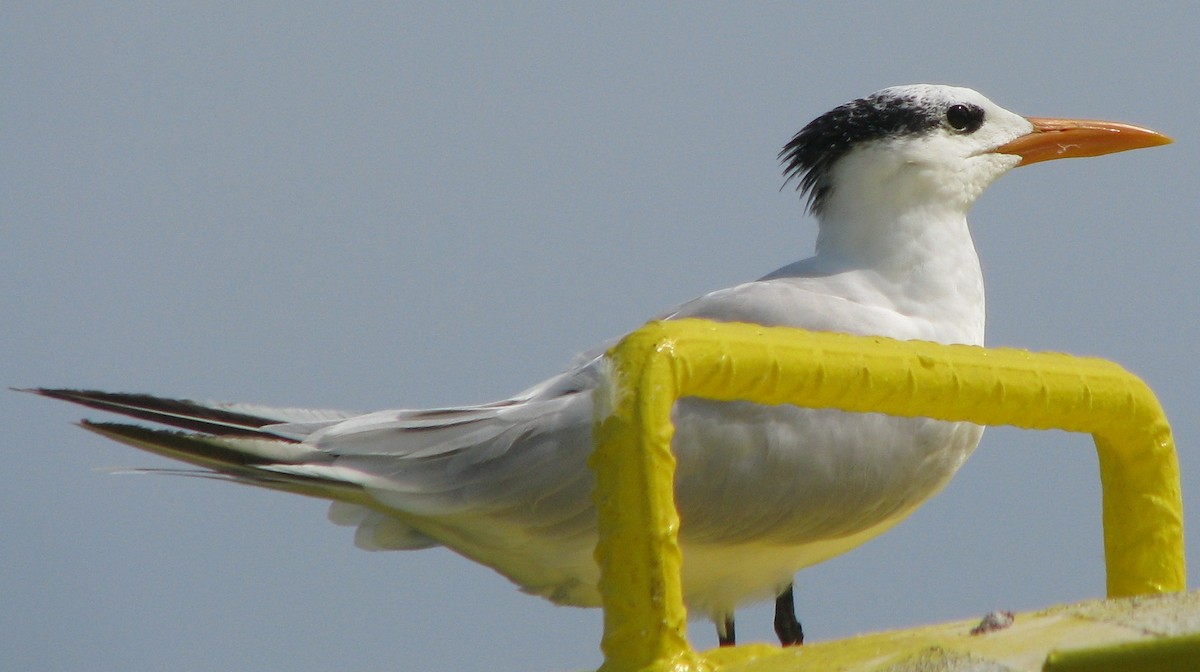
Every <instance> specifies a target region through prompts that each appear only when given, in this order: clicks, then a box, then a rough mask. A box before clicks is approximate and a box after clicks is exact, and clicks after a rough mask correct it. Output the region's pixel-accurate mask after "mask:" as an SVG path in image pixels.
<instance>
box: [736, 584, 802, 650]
mask: <svg viewBox="0 0 1200 672" xmlns="http://www.w3.org/2000/svg"><path fill="white" fill-rule="evenodd" d="M729 632H730V633H731V634H730V636H731V637H732V633H733V620H732V619H730V621H729ZM775 634H776V635H778V636H779V643H780V644H782V645H783V646H797V645H800V644H803V643H804V628H802V627H800V621H798V620H796V598H795V596H794V595H793V594H792V586H791V584H789V585H788V587H787V588H785V589H784V590H783V592H782V593H780V594H779V597H777V598H775Z"/></svg>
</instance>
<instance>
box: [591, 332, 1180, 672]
mask: <svg viewBox="0 0 1200 672" xmlns="http://www.w3.org/2000/svg"><path fill="white" fill-rule="evenodd" d="M609 356H610V358H611V359H612V361H613V363H614V377H615V381H614V384H613V385H612V386H611V389H608V390H607V391H602V392H601V393H600V394H598V397H597V426H596V433H597V439H598V440H597V447H596V451H595V453H594V454H593V456H592V459H591V462H590V464H591V467H592V469H593V470H594V471H595V472H596V494H595V498H596V503H597V507H598V509H599V516H600V519H599V525H600V541H599V543H598V544H597V546H596V559H597V562H598V563H599V565H600V568H601V579H600V591H601V596H602V599H603V603H604V612H605V613H604V639H603V641H602V643H601V648H602V650H603V652H604V654H605V663H604V666H603V667H602V668H601V670H603V671H604V672H626V671H632V670H655V671H659V670H662V671H666V670H670V671H672V672H685V671H688V670H708V669H712V667H713V666H712V665H711V664H710V663H709V662H707V661H705V660H704V659H703V658H702V657H701V656H700V655H699V654H696V653H695V652H693V651H692V650H691V649H690V647H689V646H688V643H687V638H686V622H687V613H686V611H685V609H684V606H683V601H682V588H681V583H680V565H681V562H682V558H681V553H680V549H679V544H678V531H679V516H678V514H677V512H676V510H675V504H674V488H673V480H674V469H675V459H674V456H673V455H672V453H671V449H670V446H671V437H672V435H673V433H674V428H673V426H672V425H671V420H670V418H671V408H672V406H673V405H674V403H675V401H676V400H677V399H679V398H680V397H685V396H695V397H704V398H708V399H716V400H735V399H741V400H748V401H754V402H757V403H762V404H783V403H790V404H796V405H799V406H806V407H811V408H837V409H841V410H845V411H857V412H882V413H888V414H892V415H900V416H926V417H931V418H937V419H941V420H953V421H969V422H974V423H978V424H987V425H1014V426H1017V427H1022V428H1027V429H1063V430H1067V431H1073V432H1087V433H1089V434H1092V435H1093V437H1094V438H1095V441H1096V449H1097V452H1098V454H1099V461H1100V480H1101V484H1102V487H1103V516H1104V550H1105V562H1106V566H1107V575H1108V595H1109V597H1121V596H1127V595H1136V594H1143V593H1153V592H1169V591H1177V590H1182V589H1183V588H1184V586H1185V576H1184V573H1185V567H1184V551H1183V505H1182V500H1181V497H1180V490H1179V467H1178V463H1177V461H1176V457H1175V448H1174V443H1173V442H1172V439H1171V430H1170V427H1169V426H1168V425H1167V421H1166V418H1165V416H1164V415H1163V412H1162V409H1161V408H1160V406H1159V404H1158V401H1157V400H1156V399H1155V397H1154V395H1153V393H1152V392H1151V391H1150V389H1149V388H1148V387H1146V385H1145V384H1144V383H1142V381H1141V380H1139V379H1138V378H1137V377H1135V376H1133V375H1132V374H1130V373H1129V372H1127V371H1125V370H1124V369H1122V368H1121V367H1120V366H1117V365H1116V364H1113V363H1111V362H1107V361H1104V360H1099V359H1092V358H1082V357H1073V356H1070V355H1063V354H1055V353H1039V354H1035V353H1030V352H1026V351H1022V350H1012V349H1001V348H996V349H984V348H979V347H974V346H947V345H940V344H935V343H927V342H920V341H896V340H893V339H889V338H882V337H861V336H848V335H845V334H832V333H821V332H807V331H803V330H799V329H787V328H778V327H772V328H769V327H761V326H756V325H748V324H719V323H714V322H708V321H704V320H675V321H663V322H651V323H649V324H647V325H646V326H644V327H642V328H641V329H639V330H637V331H635V332H633V333H632V334H630V335H629V336H627V337H625V338H624V339H623V340H622V341H621V342H620V343H619V344H618V345H617V346H616V347H614V348H613V349H612V350H611V351H610V353H609Z"/></svg>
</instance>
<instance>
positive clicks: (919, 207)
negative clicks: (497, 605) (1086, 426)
mask: <svg viewBox="0 0 1200 672" xmlns="http://www.w3.org/2000/svg"><path fill="white" fill-rule="evenodd" d="M1167 142H1170V140H1168V139H1167V138H1165V137H1164V136H1162V135H1159V134H1157V133H1155V132H1153V131H1149V130H1146V129H1142V128H1138V127H1134V126H1128V125H1125V124H1118V123H1112V122H1097V121H1079V120H1064V119H1040V118H1026V117H1022V116H1019V115H1017V114H1014V113H1012V112H1009V111H1007V110H1005V109H1003V108H1000V107H998V106H997V105H995V104H994V103H992V102H991V101H990V100H988V99H987V98H985V97H983V96H982V95H980V94H979V93H977V92H975V91H972V90H970V89H965V88H958V87H950V86H934V85H913V86H900V87H893V88H889V89H884V90H882V91H878V92H876V93H873V94H871V95H869V96H866V97H864V98H860V99H858V100H854V101H851V102H849V103H846V104H844V105H841V106H839V107H837V108H835V109H834V110H832V111H830V112H828V113H826V114H824V115H822V116H820V117H818V118H817V119H816V120H814V121H812V122H811V123H809V124H808V125H807V126H805V127H804V128H803V129H802V130H801V131H800V132H799V133H798V134H796V136H795V137H794V138H792V140H791V141H790V142H788V143H787V145H786V146H784V148H783V151H782V152H780V158H781V160H782V161H783V164H784V167H785V174H786V176H787V178H788V180H793V179H794V180H796V181H797V182H798V185H797V188H798V189H799V190H800V191H801V192H802V194H805V195H807V199H808V208H809V210H810V211H811V212H812V213H813V214H814V215H815V216H816V219H817V221H818V224H819V234H818V237H817V245H816V255H815V256H813V257H811V258H808V259H805V260H803V261H799V262H796V263H794V264H790V265H788V266H785V267H783V268H781V269H779V270H777V271H775V272H773V273H770V274H769V275H767V276H765V277H763V278H762V279H760V280H756V281H753V282H747V283H744V284H741V285H737V286H735V287H730V288H728V289H722V290H719V291H715V292H712V293H710V294H706V295H704V296H701V297H699V298H697V299H695V300H693V301H690V302H688V303H684V304H682V305H680V306H678V307H676V308H674V309H672V310H670V311H667V312H666V313H664V314H663V315H661V316H660V317H661V318H662V319H675V318H684V317H689V318H707V319H711V320H718V321H727V322H731V321H737V322H750V323H756V324H762V325H772V326H788V327H801V328H805V329H815V330H827V331H838V332H846V333H851V334H862V335H881V336H889V337H893V338H899V339H924V340H930V341H938V342H942V343H965V344H974V345H981V344H982V343H983V338H984V287H983V276H982V274H981V272H980V266H979V259H978V257H977V255H976V252H975V247H974V244H973V242H972V240H971V235H970V232H969V231H968V229H967V220H966V215H967V211H968V210H969V209H970V207H971V205H972V204H973V203H974V201H975V199H976V198H977V197H978V196H979V195H980V194H981V193H982V192H983V190H984V189H985V188H986V187H987V186H988V185H989V184H991V183H992V181H993V180H995V179H996V178H998V177H1000V175H1002V174H1004V173H1005V172H1007V171H1008V170H1010V169H1012V168H1014V167H1016V166H1019V165H1025V164H1030V163H1035V162H1038V161H1045V160H1049V159H1058V158H1068V157H1082V156H1097V155H1100V154H1107V153H1111V152H1119V151H1123V150H1128V149H1135V148H1139V147H1150V146H1154V145H1159V144H1165V143H1167ZM610 372H611V368H610V367H609V366H608V362H607V360H606V357H605V355H604V351H603V350H598V351H595V352H593V353H591V354H588V355H585V356H583V357H581V358H580V359H579V360H578V362H577V363H576V364H575V365H573V366H571V367H570V368H569V369H568V370H567V371H566V372H564V373H562V374H560V375H558V376H555V377H553V378H550V379H549V380H546V381H544V382H542V383H540V384H538V385H535V386H534V387H531V388H529V389H528V390H525V391H524V392H521V393H520V394H517V395H516V396H514V397H512V398H510V399H505V400H503V401H498V402H494V403H490V404H484V405H480V406H463V407H453V408H434V409H424V410H411V409H402V410H389V411H379V412H375V413H367V414H361V415H360V414H356V413H349V412H339V411H325V410H306V409H286V408H285V409H278V408H268V407H262V406H254V405H248V404H229V403H198V402H194V401H188V400H173V399H164V398H159V397H153V396H149V395H143V394H118V393H108V392H98V391H87V390H64V389H38V390H34V391H36V392H38V393H40V394H43V395H46V396H49V397H54V398H58V399H64V400H68V401H72V402H76V403H79V404H83V405H85V406H90V407H93V408H97V409H102V410H105V411H112V412H115V413H120V414H124V415H126V416H131V417H134V418H137V419H140V420H146V421H151V422H155V423H160V424H163V425H166V426H169V427H171V428H173V430H171V431H168V430H162V429H152V428H148V427H144V426H140V425H131V424H118V423H110V422H104V423H100V422H90V421H85V422H83V423H82V425H83V426H84V427H86V428H87V429H90V430H93V431H95V432H97V433H99V434H102V435H104V436H107V437H109V438H112V439H115V440H118V441H122V442H124V443H127V444H129V445H132V446H134V447H137V448H141V449H144V450H147V451H150V452H153V453H157V454H160V455H165V456H167V457H171V458H175V459H177V460H182V461H184V462H187V463H190V464H192V465H195V466H198V467H201V468H202V469H203V470H204V471H202V472H197V473H202V474H205V475H208V476H217V477H219V478H227V479H230V480H234V481H238V482H242V483H249V484H252V485H257V486H262V487H266V488H271V489H275V490H283V491H286V492H293V493H298V494H303V495H310V496H315V497H321V498H325V499H329V500H332V501H333V504H332V505H331V508H330V519H331V520H332V521H333V522H335V523H339V524H343V525H351V526H356V527H357V533H356V535H355V542H356V544H357V545H358V546H360V547H363V548H368V549H397V550H399V549H419V548H428V547H431V546H439V545H440V546H445V547H447V548H450V549H452V550H454V551H456V552H458V553H461V554H462V555H464V556H466V557H468V558H471V559H472V560H475V561H477V562H480V563H482V564H484V565H487V566H489V567H491V568H493V569H495V570H496V571H497V572H499V573H501V574H503V575H504V576H506V577H508V578H509V579H510V580H512V581H513V582H514V583H516V584H517V585H518V586H520V588H521V589H522V590H523V591H525V592H528V593H532V594H535V595H540V596H542V597H545V598H547V599H549V600H551V601H553V602H555V603H558V604H567V605H576V606H588V607H592V606H598V605H599V604H600V596H599V594H598V592H597V588H596V582H597V578H598V574H599V570H598V568H597V566H596V563H595V561H594V560H593V549H594V547H595V545H596V512H595V509H594V507H593V505H592V500H591V491H592V485H593V479H592V474H591V472H590V471H589V470H588V467H587V464H586V462H587V458H588V455H589V453H591V451H592V421H593V400H592V395H593V391H594V390H596V389H597V387H598V386H601V385H605V384H607V383H608V381H607V377H608V376H609V375H610ZM673 419H674V422H675V425H676V432H675V438H674V444H673V447H674V450H675V452H676V454H677V457H678V466H677V474H676V501H677V504H678V507H679V511H680V516H681V519H682V525H681V529H680V542H681V544H682V547H683V555H684V564H683V590H684V597H685V602H686V604H687V605H688V607H689V609H690V610H691V611H692V613H694V614H700V615H704V616H707V617H708V618H711V619H712V620H713V621H714V622H715V623H716V624H717V629H718V634H719V636H720V638H721V641H722V643H732V641H733V639H734V633H733V613H734V610H735V608H736V607H738V606H739V605H742V604H745V603H747V602H750V601H754V600H761V599H769V598H771V597H777V616H776V621H777V631H778V632H779V635H780V639H781V641H782V642H783V643H785V644H791V643H798V642H799V641H801V640H802V633H801V631H800V628H799V624H798V623H797V622H796V621H795V617H794V615H793V613H792V608H791V600H792V593H791V581H792V577H793V575H794V573H795V572H796V571H797V570H799V569H802V568H804V567H807V566H809V565H812V564H815V563H818V562H821V561H823V560H826V559H828V558H831V557H833V556H835V555H838V554H840V553H844V552H846V551H848V550H850V549H851V548H854V547H855V546H858V545H859V544H862V543H863V542H865V541H867V540H868V539H871V538H872V537H875V536H876V535H878V534H880V533H882V532H884V531H885V530H887V529H888V528H890V527H892V526H894V525H896V524H897V523H898V522H900V521H901V520H902V519H903V518H905V517H906V516H907V515H909V514H910V513H912V511H913V510H914V509H915V508H916V507H917V506H919V505H920V504H921V503H922V502H924V501H925V500H927V499H928V498H929V497H931V496H932V495H933V494H935V493H936V492H938V491H939V490H940V489H941V488H942V487H943V486H944V485H945V484H946V482H947V481H948V480H949V479H950V477H951V476H952V475H953V474H954V472H955V471H956V470H957V469H958V468H959V466H960V465H962V463H963V461H964V460H965V459H966V458H967V456H968V455H969V454H970V453H971V451H972V450H973V449H974V448H975V446H976V444H977V443H978V441H979V438H980V435H981V433H982V431H983V430H982V428H981V427H979V426H976V425H973V424H968V423H950V422H940V421H934V420H928V419H922V418H896V417H890V416H885V415H879V414H847V413H842V412H839V411H831V410H810V409H803V408H797V407H793V406H761V405H756V404H752V403H745V402H736V403H722V402H713V401H704V400H699V399H683V400H681V401H679V402H678V403H677V405H676V407H675V410H674V417H673ZM179 430H182V431H179Z"/></svg>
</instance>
